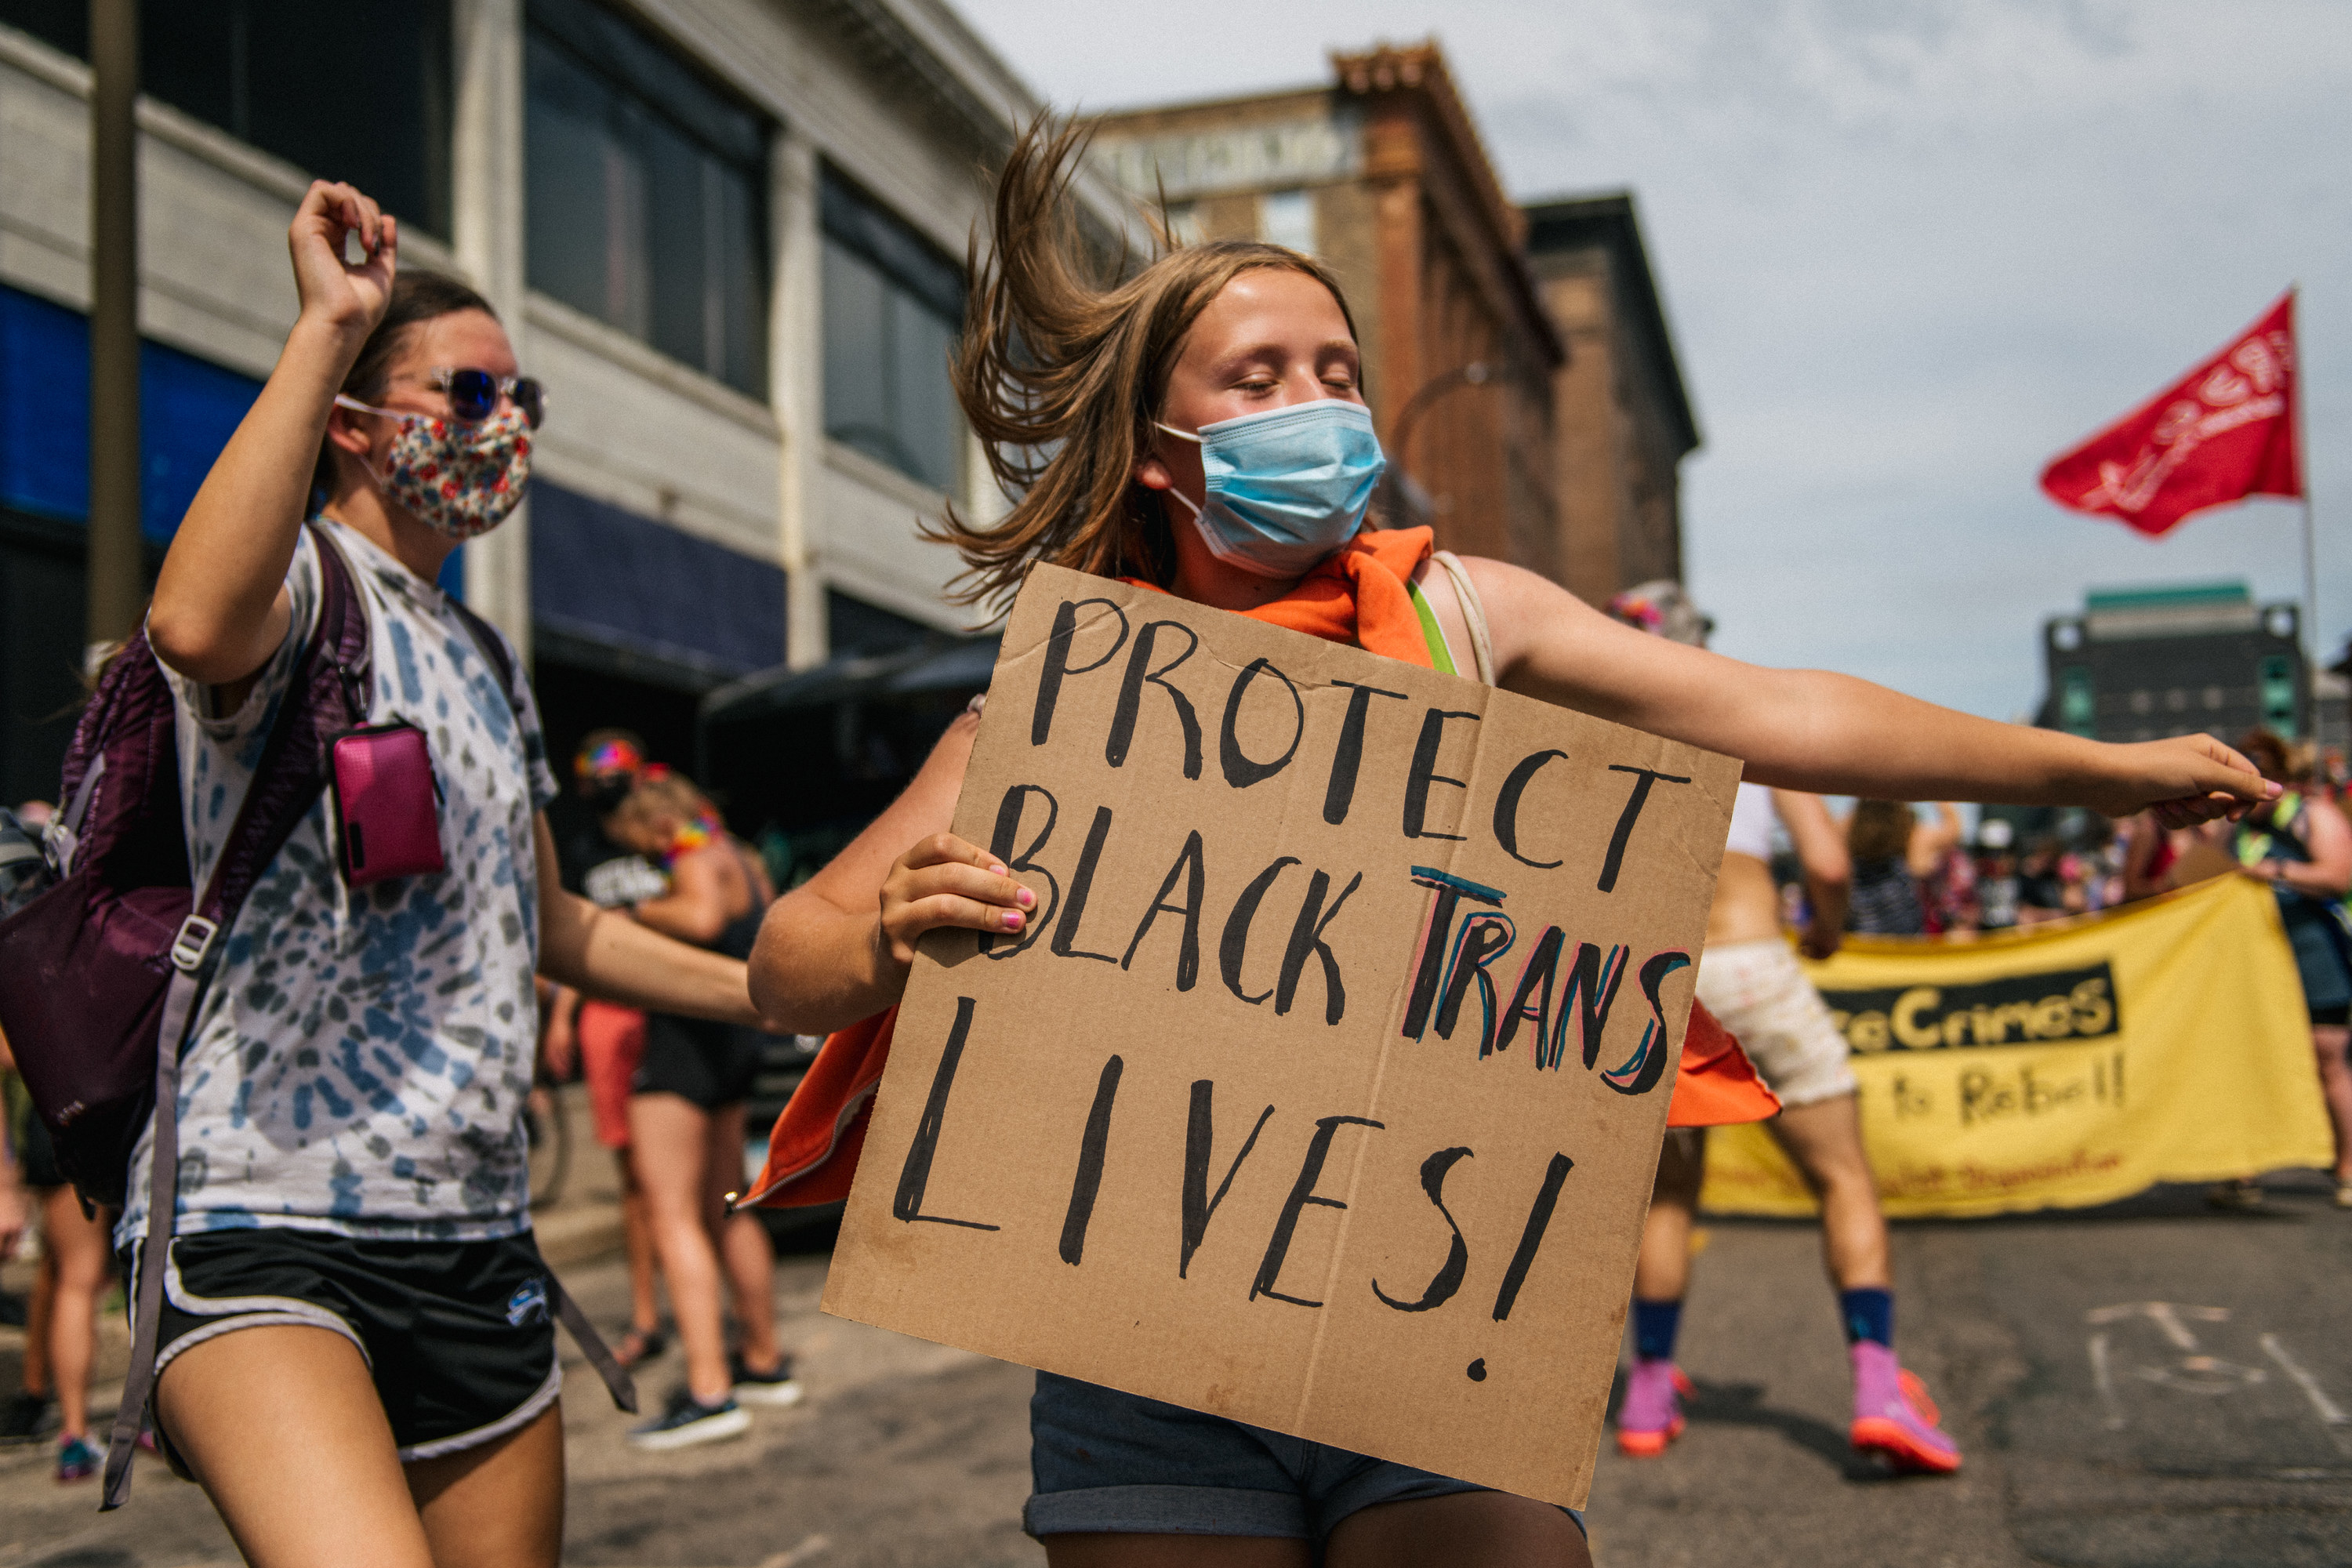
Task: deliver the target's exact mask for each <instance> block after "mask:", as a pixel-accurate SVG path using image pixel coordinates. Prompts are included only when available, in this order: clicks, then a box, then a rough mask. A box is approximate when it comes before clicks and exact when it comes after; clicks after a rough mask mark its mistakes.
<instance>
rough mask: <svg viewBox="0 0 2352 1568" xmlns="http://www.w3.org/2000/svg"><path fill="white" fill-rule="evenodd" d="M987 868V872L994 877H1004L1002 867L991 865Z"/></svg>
mask: <svg viewBox="0 0 2352 1568" xmlns="http://www.w3.org/2000/svg"><path fill="white" fill-rule="evenodd" d="M989 870H990V871H991V872H992V874H994V875H996V876H999V877H1002V876H1003V875H1004V868H1003V867H1002V866H997V865H991V866H990V867H989Z"/></svg>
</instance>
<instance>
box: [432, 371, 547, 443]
mask: <svg viewBox="0 0 2352 1568" xmlns="http://www.w3.org/2000/svg"><path fill="white" fill-rule="evenodd" d="M433 384H434V385H436V386H437V387H439V388H440V389H441V390H442V391H443V392H444V393H446V394H447V395H448V397H449V413H450V415H451V416H453V417H455V418H457V419H461V420H464V421H465V422H466V423H467V424H469V425H470V424H472V423H474V422H475V421H477V420H481V419H488V417H489V416H491V415H493V414H495V413H497V412H498V407H499V396H500V395H505V396H508V397H511V398H513V399H514V405H515V406H516V407H517V408H520V409H521V410H522V416H523V417H524V418H525V419H527V420H529V421H530V427H531V428H532V429H534V430H536V429H538V428H539V425H540V421H541V420H542V419H544V418H546V417H547V391H546V389H545V388H544V387H542V386H541V385H540V384H539V383H538V382H537V381H535V380H533V379H532V378H531V377H530V376H527V375H509V376H506V377H503V378H501V377H499V376H495V375H492V374H490V373H489V372H488V371H486V370H436V371H435V372H434V373H433Z"/></svg>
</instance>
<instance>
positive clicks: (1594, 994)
mask: <svg viewBox="0 0 2352 1568" xmlns="http://www.w3.org/2000/svg"><path fill="white" fill-rule="evenodd" d="M1632 960H1633V949H1631V948H1628V947H1612V948H1611V949H1610V950H1609V952H1608V956H1607V957H1605V958H1604V957H1603V956H1602V955H1601V949H1600V948H1598V947H1596V946H1594V945H1593V944H1592V943H1591V942H1580V943H1578V944H1577V949H1576V964H1575V967H1574V968H1572V969H1570V971H1569V972H1568V987H1567V989H1566V990H1564V991H1562V992H1561V993H1560V994H1559V1023H1558V1024H1556V1025H1554V1026H1553V1030H1554V1032H1553V1035H1552V1045H1551V1057H1550V1059H1549V1060H1548V1061H1546V1062H1543V1063H1541V1064H1540V1065H1542V1066H1544V1067H1548V1068H1553V1069H1554V1070H1557V1069H1558V1068H1559V1063H1560V1058H1562V1057H1563V1056H1564V1055H1566V1054H1567V1048H1568V1021H1569V1019H1570V1017H1571V1016H1573V1017H1574V1018H1575V1019H1576V1021H1577V1027H1578V1031H1579V1038H1580V1040H1581V1041H1582V1042H1583V1045H1584V1068H1585V1070H1586V1071H1587V1072H1590V1071H1591V1070H1592V1068H1593V1066H1594V1064H1596V1063H1597V1062H1599V1061H1600V1059H1601V1036H1603V1035H1605V1034H1607V1033H1608V1032H1609V1009H1610V1007H1611V1006H1612V1005H1613V1004H1614V1003H1615V1002H1616V1000H1617V987H1618V986H1620V985H1622V984H1624V983H1625V965H1626V964H1627V963H1630V962H1632ZM1570 1003H1574V1004H1575V1005H1576V1010H1575V1012H1574V1013H1573V1014H1571V1013H1570V1010H1569V1005H1570Z"/></svg>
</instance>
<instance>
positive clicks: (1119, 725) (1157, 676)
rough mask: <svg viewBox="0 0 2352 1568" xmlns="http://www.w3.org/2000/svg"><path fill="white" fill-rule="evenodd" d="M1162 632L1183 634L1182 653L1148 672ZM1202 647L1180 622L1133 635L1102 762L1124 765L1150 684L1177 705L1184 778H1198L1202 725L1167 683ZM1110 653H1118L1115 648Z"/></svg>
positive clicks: (1185, 700) (1149, 624) (1189, 703)
mask: <svg viewBox="0 0 2352 1568" xmlns="http://www.w3.org/2000/svg"><path fill="white" fill-rule="evenodd" d="M1161 632H1181V633H1183V634H1184V651H1183V652H1182V653H1180V654H1178V655H1177V656H1176V657H1175V658H1171V659H1170V660H1169V661H1168V662H1167V663H1166V664H1163V665H1161V666H1160V668H1158V669H1153V668H1150V665H1151V652H1152V645H1153V643H1154V642H1155V641H1156V640H1157V639H1158V637H1159V636H1160V633H1161ZM1200 646H1201V639H1200V637H1198V636H1197V635H1195V634H1194V632H1193V630H1192V627H1190V626H1186V625H1185V624H1184V623H1183V622H1181V621H1150V622H1147V623H1145V625H1144V627H1143V629H1142V630H1141V631H1139V632H1138V633H1136V634H1135V649H1134V651H1133V652H1131V653H1129V655H1128V656H1127V678H1126V679H1124V680H1121V681H1120V682H1119V686H1118V708H1116V709H1115V710H1112V713H1111V716H1110V735H1109V737H1108V739H1107V740H1106V741H1105V742H1103V761H1105V762H1107V763H1109V764H1110V765H1111V766H1112V767H1115V768H1118V767H1125V766H1126V765H1127V749H1128V747H1129V744H1130V743H1132V742H1133V741H1134V739H1135V721H1136V717H1137V715H1138V714H1139V713H1140V712H1141V711H1142V710H1143V683H1144V682H1145V681H1147V680H1148V681H1150V683H1151V684H1152V685H1154V686H1156V687H1158V688H1160V690H1162V691H1165V692H1166V693H1168V700H1169V701H1171V702H1172V703H1174V704H1175V705H1176V721H1177V722H1178V723H1179V724H1181V725H1182V726H1183V728H1184V776H1185V777H1186V778H1188V779H1196V778H1199V777H1200V776H1201V721H1200V720H1199V719H1198V718H1197V717H1195V716H1194V714H1193V712H1192V699H1191V698H1189V697H1187V696H1185V695H1184V694H1183V693H1182V692H1181V691H1179V690H1178V689H1176V688H1175V687H1174V686H1172V685H1171V684H1170V683H1169V681H1168V680H1167V679H1166V678H1167V676H1168V674H1169V672H1170V671H1171V670H1173V669H1174V668H1176V667H1177V666H1178V665H1180V664H1181V663H1183V662H1184V661H1185V660H1186V659H1188V658H1192V654H1193V652H1194V651H1195V650H1196V649H1198V648H1199V647H1200ZM1112 651H1113V652H1117V651H1118V650H1117V649H1116V648H1114V649H1113V650H1112Z"/></svg>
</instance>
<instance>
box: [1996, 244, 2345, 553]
mask: <svg viewBox="0 0 2352 1568" xmlns="http://www.w3.org/2000/svg"><path fill="white" fill-rule="evenodd" d="M2294 363H2295V362H2294V290H2293V289H2289V290H2288V291H2287V292H2286V294H2285V295H2284V296H2283V297H2282V298H2281V299H2280V300H2279V302H2278V303H2277V304H2275V305H2273V306H2272V307H2271V309H2270V311H2269V313H2268V314H2267V315H2265V316H2263V319H2262V320H2261V321H2256V322H2255V323H2254V324H2253V325H2252V326H2251V327H2248V328H2247V329H2246V330H2245V331H2244V332H2242V334H2240V335H2239V337H2238V340H2237V341H2236V342H2233V343H2231V345H2230V346H2229V347H2228V348H2225V349H2223V350H2222V351H2221V353H2217V354H2215V355H2214V356H2213V357H2212V358H2211V359H2209V360H2207V361H2206V362H2205V363H2203V364H2200V365H2199V366H2198V367H2197V368H2196V369H2195V370H2192V371H2190V372H2189V374H2187V375H2184V376H2182V377H2181V378H2180V379H2179V381H2178V382H2176V383H2174V384H2172V385H2171V386H2168V387H2167V388H2165V390H2164V391H2162V392H2160V393H2158V395H2156V396H2155V397H2153V398H2151V399H2150V400H2149V401H2148V402H2147V404H2145V405H2142V406H2141V407H2140V408H2138V409H2137V410H2135V411H2134V412H2133V413H2131V414H2129V415H2127V416H2125V417H2124V418H2123V419H2121V420H2119V421H2117V422H2116V424H2114V425H2112V426H2109V427H2108V428H2106V429H2105V430H2102V431H2100V432H2099V433H2098V434H2097V435H2095V436H2094V437H2091V438H2090V439H2089V440H2087V441H2085V442H2084V443H2083V444H2082V445H2081V446H2079V447H2075V448H2074V450H2073V451H2071V452H2068V453H2066V454H2065V455H2064V456H2063V457H2060V458H2053V460H2052V461H2051V464H2050V466H2049V467H2048V468H2044V469H2042V489H2044V490H2047V491H2048V492H2049V494H2050V499H2051V500H2054V501H2056V502H2057V503H2058V504H2059V505H2060V506H2066V507H2072V508H2074V510H2076V511H2088V512H2104V513H2105V514H2106V515H2107V516H2109V517H2112V518H2116V519H2118V520H2120V521H2123V522H2124V523H2125V524H2126V525H2127V526H2129V527H2132V528H2136V529H2137V530H2138V531H2140V532H2142V533H2145V534H2147V535H2148V536H2149V537H2151V538H2158V537H2161V536H2162V535H2163V534H2165V533H2166V532H2168V531H2170V530H2171V528H2172V527H2173V525H2174V524H2176V523H2178V522H2179V521H2180V520H2181V519H2183V518H2185V517H2187V516H2189V514H2190V513H2192V512H2200V511H2203V510H2206V509H2207V508H2208V507H2216V506H2226V505H2227V504H2229V503H2230V502H2231V501H2234V500H2244V499H2245V498H2246V497H2248V496H2300V495H2301V494H2303V465H2302V463H2301V462H2299V461H2298V460H2297V454H2296V452H2295V397H2296V395H2297V394H2296V390H2295V384H2294Z"/></svg>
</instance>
